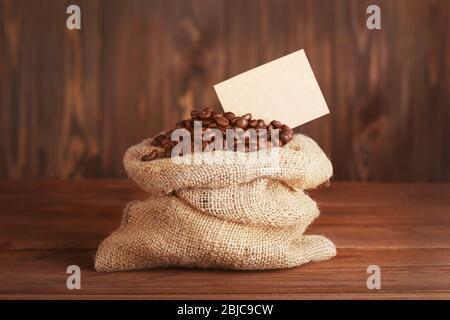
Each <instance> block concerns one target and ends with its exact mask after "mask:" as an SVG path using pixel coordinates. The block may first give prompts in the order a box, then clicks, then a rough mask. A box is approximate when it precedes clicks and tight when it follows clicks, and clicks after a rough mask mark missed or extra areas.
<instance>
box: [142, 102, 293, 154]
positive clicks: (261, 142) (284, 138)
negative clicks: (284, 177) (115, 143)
mask: <svg viewBox="0 0 450 320" xmlns="http://www.w3.org/2000/svg"><path fill="white" fill-rule="evenodd" d="M190 115H191V118H190V119H186V120H180V121H178V122H176V128H177V129H181V130H187V132H189V133H190V134H191V149H192V150H194V128H193V127H194V121H201V123H202V127H201V132H202V136H203V137H204V138H205V137H208V134H209V133H208V132H209V130H210V129H218V130H220V132H221V133H222V134H223V141H224V146H225V147H227V144H226V130H227V129H243V130H245V136H244V138H243V139H242V138H241V140H242V143H243V145H245V146H246V149H245V151H246V152H251V151H256V150H259V149H261V148H265V147H267V143H268V141H271V140H272V136H271V134H272V130H279V139H278V140H277V141H273V145H278V146H283V145H285V144H286V143H288V142H289V141H290V140H292V139H293V135H294V132H293V131H292V129H291V128H289V127H288V126H287V125H284V124H281V122H280V121H277V120H273V121H271V122H270V123H269V124H268V125H267V124H266V123H265V121H264V120H262V119H252V115H251V114H250V113H247V114H245V115H243V116H241V117H239V116H236V115H235V114H234V113H233V112H225V113H222V112H216V111H213V110H212V109H211V108H209V107H204V108H202V109H201V110H192V111H191V112H190ZM248 129H252V130H253V129H256V134H257V137H258V140H257V141H252V142H250V139H249V137H250V136H252V135H253V134H250V133H251V132H252V131H248ZM263 129H267V131H266V130H263ZM172 132H173V130H168V131H166V132H164V133H163V134H159V135H158V136H156V137H155V138H154V139H153V140H152V141H151V145H152V146H156V147H160V148H163V149H164V150H161V151H159V152H158V151H156V150H155V152H152V153H151V154H148V155H145V156H143V157H142V161H151V160H154V159H160V158H165V157H170V156H171V151H172V149H173V147H174V146H175V145H177V144H178V143H179V142H178V141H171V135H172ZM266 134H267V135H266ZM211 138H212V139H215V136H214V137H211ZM238 139H239V138H235V139H234V141H233V144H232V145H231V146H230V148H231V149H233V147H234V149H233V150H236V146H237V145H238ZM206 145H207V142H206V141H203V142H202V149H204V148H205V147H206ZM227 150H228V149H227Z"/></svg>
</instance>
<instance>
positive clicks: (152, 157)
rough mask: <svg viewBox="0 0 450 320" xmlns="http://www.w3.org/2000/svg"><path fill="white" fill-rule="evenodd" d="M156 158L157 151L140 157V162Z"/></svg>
mask: <svg viewBox="0 0 450 320" xmlns="http://www.w3.org/2000/svg"><path fill="white" fill-rule="evenodd" d="M157 157H158V151H157V150H152V151H150V153H149V154H146V155H144V156H142V158H141V161H152V160H154V159H156V158H157Z"/></svg>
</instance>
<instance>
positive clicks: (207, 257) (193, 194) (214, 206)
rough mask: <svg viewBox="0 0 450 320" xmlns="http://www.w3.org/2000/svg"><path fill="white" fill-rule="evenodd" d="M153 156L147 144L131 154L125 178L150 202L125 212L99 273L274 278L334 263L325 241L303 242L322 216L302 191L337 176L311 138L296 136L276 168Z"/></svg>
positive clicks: (98, 262) (237, 157)
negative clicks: (283, 271) (225, 273)
mask: <svg viewBox="0 0 450 320" xmlns="http://www.w3.org/2000/svg"><path fill="white" fill-rule="evenodd" d="M152 148H153V147H152V146H150V141H149V140H146V141H143V142H142V143H140V144H138V145H136V146H133V147H131V148H130V149H128V151H127V152H126V154H125V158H124V164H125V168H126V170H127V172H128V174H129V176H130V177H131V178H132V179H133V180H135V181H136V182H137V183H138V184H139V186H140V187H141V188H143V189H144V190H145V191H147V192H149V198H148V199H146V200H144V201H135V202H132V203H130V204H129V205H128V206H127V207H126V208H125V210H124V216H123V219H122V223H121V225H120V227H119V228H118V229H117V230H116V231H115V232H113V233H112V234H111V235H110V236H109V237H108V238H106V239H105V240H104V241H103V243H102V244H101V245H100V247H99V249H98V251H97V255H96V258H95V268H96V270H97V271H119V270H132V269H144V268H156V267H167V266H183V267H201V268H227V269H242V270H260V269H277V268H290V267H294V266H298V265H301V264H304V263H307V262H310V261H321V260H326V259H329V258H331V257H333V256H334V255H335V254H336V249H335V246H334V244H333V243H332V242H331V241H330V240H328V239H327V238H325V237H323V236H316V235H309V236H308V235H306V236H305V235H303V232H304V231H305V229H306V228H307V226H308V225H309V224H310V223H311V222H312V221H313V220H314V219H315V218H316V217H317V216H318V215H319V210H318V208H317V205H316V203H315V202H314V201H313V200H312V199H311V198H309V197H308V196H307V195H306V194H305V193H304V192H303V190H304V189H310V188H314V187H317V186H318V185H320V184H322V183H324V182H326V181H327V180H328V179H329V178H330V177H331V175H332V166H331V163H330V161H329V160H328V158H327V157H326V156H325V154H324V153H323V151H322V150H321V149H320V148H319V146H318V145H317V144H316V143H315V142H314V141H313V140H312V139H310V138H308V137H306V136H304V135H296V136H294V139H293V140H292V141H291V142H290V143H288V144H287V145H286V146H284V147H283V148H279V158H277V159H278V160H279V161H278V163H276V164H274V163H271V162H267V161H266V162H264V161H259V160H256V161H249V160H248V158H242V156H243V155H244V157H248V156H249V155H250V154H248V153H238V152H229V151H220V152H223V153H224V154H226V155H227V156H229V157H231V161H228V162H227V163H223V164H208V163H205V161H203V163H201V164H195V163H191V164H182V163H174V162H173V161H172V159H159V160H154V161H149V162H142V161H141V160H140V159H141V157H142V156H143V155H145V154H148V153H149V151H151V150H152ZM220 152H218V153H220ZM196 156H197V155H188V156H185V157H191V158H195V157H196ZM203 156H206V157H208V156H210V155H208V154H206V153H204V154H203ZM211 156H212V154H211Z"/></svg>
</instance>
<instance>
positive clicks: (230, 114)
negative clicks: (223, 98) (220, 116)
mask: <svg viewBox="0 0 450 320" xmlns="http://www.w3.org/2000/svg"><path fill="white" fill-rule="evenodd" d="M224 117H225V118H227V120H228V121H232V120H233V119H234V118H236V116H235V115H234V113H233V112H225V113H224Z"/></svg>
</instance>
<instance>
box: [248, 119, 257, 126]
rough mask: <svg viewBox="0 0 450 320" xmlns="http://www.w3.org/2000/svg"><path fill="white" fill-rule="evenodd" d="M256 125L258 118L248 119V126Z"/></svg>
mask: <svg viewBox="0 0 450 320" xmlns="http://www.w3.org/2000/svg"><path fill="white" fill-rule="evenodd" d="M257 125H258V120H256V119H253V120H250V121H249V122H248V126H249V127H250V128H255V127H256V126H257Z"/></svg>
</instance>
